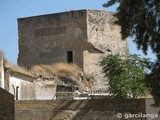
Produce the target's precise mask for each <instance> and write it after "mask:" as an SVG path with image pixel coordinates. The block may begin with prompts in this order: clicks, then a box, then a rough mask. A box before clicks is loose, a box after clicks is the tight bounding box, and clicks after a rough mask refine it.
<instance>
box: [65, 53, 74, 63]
mask: <svg viewBox="0 0 160 120" xmlns="http://www.w3.org/2000/svg"><path fill="white" fill-rule="evenodd" d="M66 54H67V56H66V57H67V62H68V63H73V51H67V52H66Z"/></svg>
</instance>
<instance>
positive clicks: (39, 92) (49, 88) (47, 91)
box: [35, 80, 56, 100]
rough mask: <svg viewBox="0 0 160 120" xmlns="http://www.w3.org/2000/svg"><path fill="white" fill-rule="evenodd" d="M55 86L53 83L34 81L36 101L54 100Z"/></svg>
mask: <svg viewBox="0 0 160 120" xmlns="http://www.w3.org/2000/svg"><path fill="white" fill-rule="evenodd" d="M55 95H56V85H55V84H54V82H53V81H48V80H46V81H36V82H35V96H36V100H52V99H55Z"/></svg>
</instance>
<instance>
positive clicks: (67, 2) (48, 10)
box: [0, 0, 155, 64]
mask: <svg viewBox="0 0 160 120" xmlns="http://www.w3.org/2000/svg"><path fill="white" fill-rule="evenodd" d="M106 1H107V0H0V49H1V50H3V51H4V54H5V58H6V59H7V60H9V61H10V62H12V63H14V64H17V58H18V52H19V51H18V25H17V18H22V17H29V16H36V15H43V14H52V13H57V12H64V11H69V10H80V9H96V10H106V11H112V12H115V10H116V8H117V5H114V6H113V7H109V8H107V9H106V8H103V7H102V4H103V3H105V2H106ZM129 51H130V53H131V54H134V53H136V54H141V55H142V56H144V55H143V53H142V52H141V51H138V50H137V48H136V45H135V44H134V43H133V42H132V40H131V38H129ZM146 57H149V58H151V59H152V60H154V59H155V56H154V55H153V53H152V52H151V51H149V52H148V55H147V56H146Z"/></svg>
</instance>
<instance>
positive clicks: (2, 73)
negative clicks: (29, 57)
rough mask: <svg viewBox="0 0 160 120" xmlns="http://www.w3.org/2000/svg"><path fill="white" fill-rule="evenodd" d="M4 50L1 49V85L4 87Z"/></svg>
mask: <svg viewBox="0 0 160 120" xmlns="http://www.w3.org/2000/svg"><path fill="white" fill-rule="evenodd" d="M3 61H4V59H3V52H2V51H0V87H1V88H3V89H4V87H5V85H4V66H3Z"/></svg>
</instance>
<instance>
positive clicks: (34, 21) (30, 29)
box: [18, 10, 129, 89]
mask: <svg viewBox="0 0 160 120" xmlns="http://www.w3.org/2000/svg"><path fill="white" fill-rule="evenodd" d="M113 14H114V13H110V12H106V11H100V10H77V11H69V12H63V13H56V14H50V15H40V16H34V17H28V18H20V19H18V31H19V56H18V64H19V65H21V66H25V67H31V66H32V65H35V64H52V63H56V62H67V51H72V53H73V55H72V56H73V63H75V64H77V65H78V66H79V67H81V68H82V69H83V71H84V72H85V73H86V74H87V75H89V76H91V77H90V78H93V80H92V81H93V89H99V88H104V89H107V88H106V86H107V82H106V80H105V79H104V78H103V77H104V75H103V74H102V70H101V67H100V66H99V62H100V61H101V60H102V59H103V57H105V56H106V55H109V54H120V55H124V56H127V55H128V54H129V51H128V42H127V40H124V41H123V40H122V39H121V34H120V26H118V25H115V24H114V21H115V20H116V18H115V17H114V16H113Z"/></svg>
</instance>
